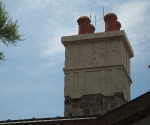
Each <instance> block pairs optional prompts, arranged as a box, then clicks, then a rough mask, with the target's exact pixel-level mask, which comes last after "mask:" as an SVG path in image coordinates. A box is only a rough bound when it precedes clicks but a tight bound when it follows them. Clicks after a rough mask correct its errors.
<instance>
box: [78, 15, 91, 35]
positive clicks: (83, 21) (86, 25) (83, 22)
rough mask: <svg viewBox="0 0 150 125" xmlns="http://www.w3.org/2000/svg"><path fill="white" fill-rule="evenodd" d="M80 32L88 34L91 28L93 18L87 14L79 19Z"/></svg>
mask: <svg viewBox="0 0 150 125" xmlns="http://www.w3.org/2000/svg"><path fill="white" fill-rule="evenodd" d="M77 22H78V25H79V28H78V34H87V33H89V30H90V23H91V20H90V19H89V17H87V16H81V17H80V18H79V19H78V20H77Z"/></svg>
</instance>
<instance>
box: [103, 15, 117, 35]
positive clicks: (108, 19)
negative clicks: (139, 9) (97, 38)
mask: <svg viewBox="0 0 150 125" xmlns="http://www.w3.org/2000/svg"><path fill="white" fill-rule="evenodd" d="M104 21H105V31H106V32H107V31H114V30H116V21H117V16H116V14H115V13H107V14H106V15H105V16H104Z"/></svg>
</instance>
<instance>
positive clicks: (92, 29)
mask: <svg viewBox="0 0 150 125" xmlns="http://www.w3.org/2000/svg"><path fill="white" fill-rule="evenodd" d="M94 31H95V27H94V26H93V25H92V24H90V31H89V32H90V33H94Z"/></svg>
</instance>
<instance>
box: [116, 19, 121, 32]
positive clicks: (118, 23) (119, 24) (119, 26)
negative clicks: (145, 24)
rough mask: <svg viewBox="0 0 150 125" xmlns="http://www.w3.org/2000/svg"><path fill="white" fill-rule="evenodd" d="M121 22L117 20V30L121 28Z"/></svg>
mask: <svg viewBox="0 0 150 125" xmlns="http://www.w3.org/2000/svg"><path fill="white" fill-rule="evenodd" d="M120 28H121V23H120V22H119V21H116V30H120Z"/></svg>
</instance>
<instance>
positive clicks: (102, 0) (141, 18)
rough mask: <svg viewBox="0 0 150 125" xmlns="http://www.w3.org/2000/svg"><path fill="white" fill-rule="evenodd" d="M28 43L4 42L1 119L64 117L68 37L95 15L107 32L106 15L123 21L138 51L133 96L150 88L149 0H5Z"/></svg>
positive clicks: (100, 29) (133, 62)
mask: <svg viewBox="0 0 150 125" xmlns="http://www.w3.org/2000/svg"><path fill="white" fill-rule="evenodd" d="M3 3H4V4H5V9H6V10H7V11H8V12H9V14H10V15H11V17H12V19H13V21H15V20H18V24H19V33H20V34H24V36H23V37H22V38H25V39H26V40H24V41H19V42H18V43H17V45H16V46H14V45H9V46H8V47H7V46H6V45H4V44H3V43H2V42H0V51H2V52H4V54H5V57H6V59H7V60H6V61H0V121H2V120H8V119H11V120H16V119H30V118H49V117H57V116H63V115H64V94H63V93H64V73H63V70H62V69H63V67H64V60H65V48H64V46H63V45H62V43H61V37H62V36H70V35H77V34H78V24H77V19H78V18H79V17H80V16H90V11H91V8H92V14H91V22H92V23H93V24H95V20H94V19H95V15H96V31H95V32H96V33H98V32H104V20H103V7H104V13H105V14H106V13H109V12H113V13H115V14H116V15H117V17H118V20H119V21H120V22H121V24H122V27H121V30H125V32H126V34H127V37H128V39H129V41H130V44H131V46H132V48H133V51H134V57H133V58H132V59H131V78H132V81H133V83H132V85H131V99H134V98H136V97H138V96H140V95H142V94H144V93H146V92H147V91H149V90H150V69H148V65H150V21H149V20H150V1H149V0H107V1H106V0H3Z"/></svg>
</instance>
